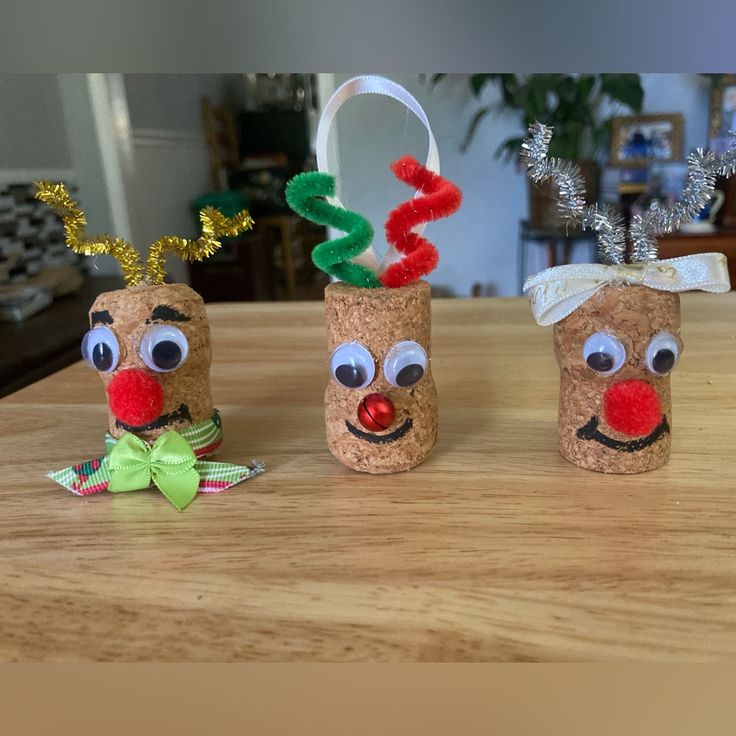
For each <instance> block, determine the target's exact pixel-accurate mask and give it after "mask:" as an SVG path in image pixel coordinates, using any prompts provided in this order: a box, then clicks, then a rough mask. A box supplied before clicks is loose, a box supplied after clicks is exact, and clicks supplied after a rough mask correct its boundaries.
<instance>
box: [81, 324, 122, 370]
mask: <svg viewBox="0 0 736 736" xmlns="http://www.w3.org/2000/svg"><path fill="white" fill-rule="evenodd" d="M82 357H83V358H84V359H85V361H87V363H88V364H89V365H90V366H91V367H92V368H94V369H95V370H96V371H102V372H103V373H109V372H110V371H114V370H115V368H117V365H118V363H119V362H120V345H119V343H118V339H117V337H115V333H114V332H113V331H112V330H111V329H110V328H109V327H93V328H92V329H91V330H90V331H89V332H87V334H86V335H85V336H84V337H83V338H82Z"/></svg>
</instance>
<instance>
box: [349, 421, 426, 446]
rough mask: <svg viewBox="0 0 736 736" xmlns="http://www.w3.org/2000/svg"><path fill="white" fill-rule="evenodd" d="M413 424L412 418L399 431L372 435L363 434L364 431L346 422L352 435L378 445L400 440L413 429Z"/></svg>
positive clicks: (368, 433)
mask: <svg viewBox="0 0 736 736" xmlns="http://www.w3.org/2000/svg"><path fill="white" fill-rule="evenodd" d="M411 424H412V422H411V417H410V418H409V419H407V420H406V421H405V422H404V423H403V424H402V425H401V426H400V427H399V428H398V429H395V430H394V431H393V432H391V433H389V434H371V433H370V432H363V431H362V430H360V429H358V428H357V427H354V426H353V425H352V424H350V422H349V421H348V420H347V419H346V420H345V425H346V426H347V428H348V432H350V434H354V435H355V436H356V437H360V439H361V440H365V441H366V442H373V443H374V444H376V445H382V444H384V443H386V442H393V441H394V440H398V439H399V438H400V437H403V436H404V435H405V434H406V433H407V432H408V431H409V430H410V429H411Z"/></svg>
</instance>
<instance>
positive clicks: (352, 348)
mask: <svg viewBox="0 0 736 736" xmlns="http://www.w3.org/2000/svg"><path fill="white" fill-rule="evenodd" d="M330 372H331V373H332V375H333V377H334V379H335V380H336V381H337V382H338V383H339V384H341V385H342V386H345V387H346V388H365V387H366V386H368V385H369V384H370V382H371V381H372V380H373V377H374V376H375V374H376V364H375V361H374V360H373V356H372V355H371V354H370V352H369V351H368V348H367V347H365V345H361V343H359V342H344V343H342V345H338V346H337V347H336V348H335V350H334V352H333V353H332V357H331V358H330Z"/></svg>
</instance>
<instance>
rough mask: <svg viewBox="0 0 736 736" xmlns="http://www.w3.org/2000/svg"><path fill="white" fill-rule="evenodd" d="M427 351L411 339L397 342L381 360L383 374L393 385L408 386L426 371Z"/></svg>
mask: <svg viewBox="0 0 736 736" xmlns="http://www.w3.org/2000/svg"><path fill="white" fill-rule="evenodd" d="M427 363H428V360H427V351H426V350H425V349H424V348H423V347H422V346H421V345H419V344H418V343H416V342H412V341H411V340H404V341H403V342H397V343H396V345H394V346H393V347H392V348H391V350H389V352H388V355H387V356H386V359H385V360H384V361H383V375H384V376H386V380H387V381H388V382H389V383H390V384H392V385H393V386H397V387H399V388H408V387H409V386H413V385H414V384H415V383H417V382H418V381H420V380H421V379H422V377H423V376H424V374H425V373H426V372H427Z"/></svg>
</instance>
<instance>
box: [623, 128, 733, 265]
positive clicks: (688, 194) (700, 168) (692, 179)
mask: <svg viewBox="0 0 736 736" xmlns="http://www.w3.org/2000/svg"><path fill="white" fill-rule="evenodd" d="M730 136H731V148H730V150H729V151H728V152H726V153H724V154H722V155H720V156H716V155H715V154H714V153H712V152H711V151H703V149H702V148H698V149H697V150H696V151H695V152H694V153H691V154H690V155H689V156H688V158H687V165H688V172H687V185H686V186H685V189H684V191H683V192H682V196H681V197H680V199H679V200H678V201H677V202H675V203H674V204H672V205H670V206H669V207H662V206H658V205H657V203H656V202H655V203H654V204H653V205H652V206H651V208H650V209H649V210H647V211H646V212H644V213H640V214H636V215H634V216H633V217H632V218H631V225H630V226H629V235H630V237H631V260H632V261H633V262H640V261H656V260H657V255H658V254H657V241H656V238H655V236H656V235H661V234H662V233H671V232H672V231H673V230H677V229H678V228H680V227H681V226H682V225H684V224H685V223H686V222H690V221H691V220H692V219H693V218H694V217H696V216H697V214H698V213H699V212H700V211H701V210H702V209H703V207H705V206H706V205H707V204H708V202H709V201H710V198H711V197H712V196H713V192H714V191H715V186H716V177H717V176H732V175H733V174H734V173H736V133H734V132H733V131H731V133H730Z"/></svg>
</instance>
